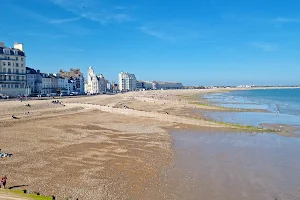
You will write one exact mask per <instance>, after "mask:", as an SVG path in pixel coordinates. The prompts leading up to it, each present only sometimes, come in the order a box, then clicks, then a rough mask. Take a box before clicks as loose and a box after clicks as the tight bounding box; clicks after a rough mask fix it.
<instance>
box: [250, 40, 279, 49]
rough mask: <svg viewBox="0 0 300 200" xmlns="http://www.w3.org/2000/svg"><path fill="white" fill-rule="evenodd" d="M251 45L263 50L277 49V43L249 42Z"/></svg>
mask: <svg viewBox="0 0 300 200" xmlns="http://www.w3.org/2000/svg"><path fill="white" fill-rule="evenodd" d="M251 46H253V47H257V48H259V49H261V50H263V51H276V50H278V45H276V44H271V43H260V42H254V43H251Z"/></svg>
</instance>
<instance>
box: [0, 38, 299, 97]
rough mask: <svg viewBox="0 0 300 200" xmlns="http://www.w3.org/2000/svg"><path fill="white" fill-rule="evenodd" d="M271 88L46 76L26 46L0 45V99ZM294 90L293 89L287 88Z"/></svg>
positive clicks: (74, 73) (127, 76)
mask: <svg viewBox="0 0 300 200" xmlns="http://www.w3.org/2000/svg"><path fill="white" fill-rule="evenodd" d="M220 87H222V88H231V87H236V88H251V87H270V86H255V85H240V86H183V85H182V83H180V82H165V81H147V80H137V78H136V76H135V74H133V73H128V72H121V73H120V74H119V75H118V83H115V82H113V81H112V82H110V81H109V80H107V79H106V78H105V77H104V75H103V74H98V75H97V74H96V72H95V70H94V69H93V68H92V67H91V66H90V67H89V68H88V75H87V77H86V78H85V77H84V76H83V73H82V72H81V71H80V69H73V68H71V69H70V71H64V70H62V69H60V70H59V71H58V72H57V73H43V72H41V71H40V70H38V69H33V68H29V67H27V66H26V54H25V50H24V44H22V43H18V42H15V43H14V47H7V46H5V44H4V43H3V42H0V98H9V97H18V96H39V97H44V96H45V97H46V96H69V95H83V94H86V95H95V94H104V93H118V92H128V91H137V90H167V89H209V88H220ZM288 87H293V86H288Z"/></svg>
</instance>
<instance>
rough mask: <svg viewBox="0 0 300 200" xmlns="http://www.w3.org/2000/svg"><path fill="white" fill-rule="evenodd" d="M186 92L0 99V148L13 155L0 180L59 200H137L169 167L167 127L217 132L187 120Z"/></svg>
mask: <svg viewBox="0 0 300 200" xmlns="http://www.w3.org/2000/svg"><path fill="white" fill-rule="evenodd" d="M198 92H199V91H198ZM187 94H188V95H190V94H193V92H192V93H191V91H157V92H155V91H154V92H136V93H135V92H132V93H126V94H118V95H99V96H87V97H78V98H64V99H60V101H62V103H61V104H55V103H52V101H53V99H48V100H30V101H23V102H20V101H2V102H1V103H0V110H1V113H0V120H1V121H0V127H1V129H0V130H1V131H0V133H1V140H0V146H1V149H2V151H8V152H10V153H13V154H14V156H13V157H12V158H6V159H2V160H1V168H0V174H6V175H7V176H8V177H9V179H8V183H9V186H10V187H12V186H19V185H25V186H23V187H20V188H19V189H22V188H26V189H28V190H29V191H39V192H40V193H42V194H45V195H52V194H53V195H55V196H57V197H60V198H66V197H74V198H75V197H76V198H80V199H128V198H129V199H132V198H137V199H138V197H139V196H140V195H141V194H142V193H143V191H144V190H145V188H146V187H147V184H149V183H153V184H154V183H155V179H156V178H157V176H158V175H159V172H160V170H161V169H162V168H163V167H165V166H166V165H168V164H169V163H170V162H169V161H170V159H171V158H172V154H173V152H172V148H171V145H172V144H171V137H170V135H169V134H168V131H167V130H168V129H172V128H174V127H181V126H189V125H197V126H208V127H224V125H220V124H214V123H212V122H207V121H204V120H201V118H199V117H197V116H191V115H190V113H189V112H188V109H190V108H193V107H194V105H191V104H189V103H188V101H186V100H184V99H183V98H182V96H183V95H187ZM54 100H56V99H54ZM25 104H30V107H28V106H25ZM205 109H209V108H205ZM212 109H213V108H212ZM28 112H29V113H28ZM12 115H15V116H16V117H17V118H18V119H12V117H11V116H12ZM148 187H149V185H148Z"/></svg>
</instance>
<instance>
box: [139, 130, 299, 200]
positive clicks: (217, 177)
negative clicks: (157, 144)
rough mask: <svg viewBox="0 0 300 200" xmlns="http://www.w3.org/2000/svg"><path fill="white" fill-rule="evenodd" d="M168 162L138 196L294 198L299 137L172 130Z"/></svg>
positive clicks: (236, 199)
mask: <svg viewBox="0 0 300 200" xmlns="http://www.w3.org/2000/svg"><path fill="white" fill-rule="evenodd" d="M171 135H172V137H173V139H174V145H173V149H174V152H175V157H174V160H173V166H172V167H167V168H166V169H165V170H164V172H163V173H162V174H161V177H160V183H159V185H157V187H155V188H152V190H150V191H149V193H148V195H147V196H145V198H144V199H174V200H175V199H178V200H179V199H201V200H211V199H216V200H240V199H249V200H253V199H264V200H275V199H277V200H287V199H288V200H298V199H299V197H300V173H299V171H300V159H299V154H300V149H299V145H300V139H297V138H287V137H283V136H279V135H274V134H273V135H271V134H249V133H236V132H235V133H232V132H230V131H226V132H223V131H215V130H200V131H195V132H191V131H173V132H172V134H171Z"/></svg>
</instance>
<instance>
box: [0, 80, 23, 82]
mask: <svg viewBox="0 0 300 200" xmlns="http://www.w3.org/2000/svg"><path fill="white" fill-rule="evenodd" d="M0 82H26V80H20V79H11V80H6V79H0Z"/></svg>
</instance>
